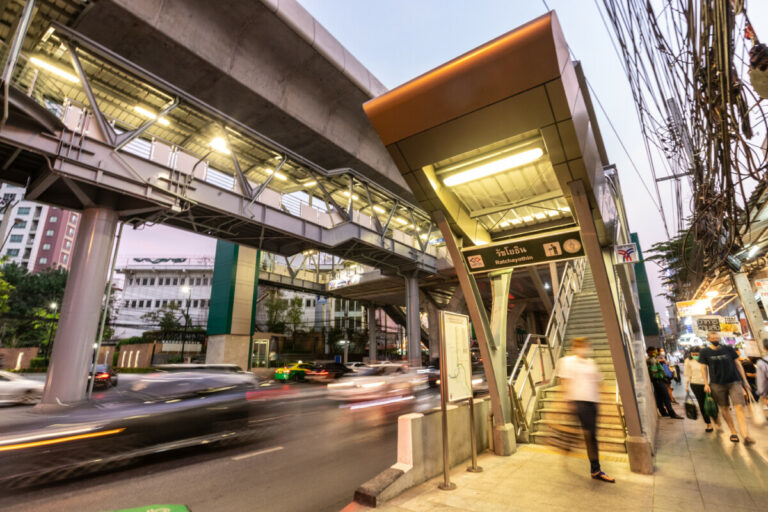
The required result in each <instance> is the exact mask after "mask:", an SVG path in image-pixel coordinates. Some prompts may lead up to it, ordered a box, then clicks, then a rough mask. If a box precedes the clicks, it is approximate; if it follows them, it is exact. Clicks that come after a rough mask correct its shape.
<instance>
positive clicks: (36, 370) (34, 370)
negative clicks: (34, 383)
mask: <svg viewBox="0 0 768 512" xmlns="http://www.w3.org/2000/svg"><path fill="white" fill-rule="evenodd" d="M9 371H10V372H13V373H45V372H47V371H48V367H47V366H41V367H38V368H19V369H18V370H16V369H14V370H9Z"/></svg>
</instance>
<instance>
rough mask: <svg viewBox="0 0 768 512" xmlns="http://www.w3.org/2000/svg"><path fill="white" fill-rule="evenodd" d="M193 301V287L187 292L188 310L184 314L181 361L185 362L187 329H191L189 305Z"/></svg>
mask: <svg viewBox="0 0 768 512" xmlns="http://www.w3.org/2000/svg"><path fill="white" fill-rule="evenodd" d="M191 303H192V287H191V286H190V287H189V293H188V294H187V312H186V313H185V314H184V335H183V336H182V338H181V362H182V363H183V362H184V349H185V348H186V345H187V330H188V329H189V305H190V304H191Z"/></svg>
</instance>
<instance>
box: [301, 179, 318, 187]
mask: <svg viewBox="0 0 768 512" xmlns="http://www.w3.org/2000/svg"><path fill="white" fill-rule="evenodd" d="M315 185H317V182H316V181H315V180H310V181H307V182H305V183H304V186H305V187H307V188H309V187H314V186H315Z"/></svg>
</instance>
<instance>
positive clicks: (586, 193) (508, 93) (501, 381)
mask: <svg viewBox="0 0 768 512" xmlns="http://www.w3.org/2000/svg"><path fill="white" fill-rule="evenodd" d="M364 108H365V111H366V113H367V115H368V117H369V118H370V120H371V123H372V124H373V126H374V128H375V129H376V131H377V132H378V134H379V137H380V138H381V140H382V142H383V143H384V145H385V146H386V147H387V150H388V151H389V153H390V155H391V156H392V158H393V160H394V161H395V163H396V165H397V167H398V168H399V170H400V172H401V173H402V175H403V177H404V178H405V180H406V182H407V183H408V185H409V186H410V188H411V190H412V191H413V193H414V195H415V196H416V199H417V200H418V202H419V204H420V205H421V207H422V208H423V209H424V210H426V211H427V212H428V213H429V215H430V216H431V218H432V219H433V221H434V222H435V223H436V224H437V226H438V227H439V228H440V231H441V234H442V235H443V237H444V238H445V243H446V248H447V250H448V253H449V255H450V257H451V259H452V261H453V263H454V265H455V267H456V274H457V277H458V281H459V284H460V286H461V289H462V291H463V294H464V296H465V298H466V300H467V306H468V309H469V313H470V317H471V320H472V322H473V325H474V329H475V332H476V334H477V337H478V342H479V345H480V350H481V353H482V355H483V361H484V364H485V371H486V376H487V380H488V383H489V391H490V393H491V399H492V412H493V416H494V447H495V449H496V452H497V453H503V454H506V453H511V451H513V450H514V443H515V435H514V428H513V426H512V425H513V422H514V418H513V414H514V413H515V411H514V410H513V408H512V406H511V404H510V401H509V399H508V393H507V375H506V371H505V363H506V361H505V357H504V345H503V344H502V343H500V342H499V341H500V340H504V339H505V337H506V329H507V325H506V319H507V315H506V312H507V308H508V303H509V293H508V292H509V285H510V279H511V276H510V274H511V273H512V272H513V269H519V268H521V267H529V266H535V265H549V264H551V263H555V262H557V261H562V260H567V259H574V258H578V257H582V256H586V258H587V260H588V263H589V266H590V267H591V269H592V272H593V275H594V282H595V287H596V290H597V297H598V299H599V307H600V320H599V321H601V322H602V323H603V325H604V326H605V331H606V338H607V346H608V347H609V348H610V355H611V361H612V364H613V367H614V371H615V375H616V380H617V383H618V389H619V394H620V400H621V403H622V404H623V410H624V415H625V417H626V424H627V433H628V438H627V439H628V440H627V447H628V452H629V456H630V461H631V466H632V468H633V470H636V471H642V472H650V471H651V470H652V463H651V445H650V443H649V441H648V439H649V437H648V435H647V433H648V430H649V429H651V428H653V427H652V426H651V425H645V424H644V421H643V420H641V414H640V411H639V408H638V400H637V389H636V380H637V375H642V372H643V371H644V365H643V364H642V361H640V362H639V364H635V362H634V359H633V356H632V351H633V350H634V349H635V348H636V346H637V343H639V344H640V345H642V333H641V332H639V322H637V307H636V300H635V299H634V298H633V296H634V293H633V286H634V284H633V282H632V278H633V274H632V273H631V270H630V271H629V272H627V271H626V270H618V271H614V260H613V258H612V256H611V255H612V252H613V246H614V245H615V244H620V243H626V241H627V240H628V239H629V230H628V227H627V223H626V215H625V213H624V210H623V201H622V197H621V192H620V187H619V185H618V176H617V175H616V173H615V169H612V166H609V161H608V158H607V155H606V153H605V149H604V147H603V143H602V139H601V136H600V132H599V128H598V126H597V122H596V119H595V115H594V112H593V109H592V104H591V100H590V98H589V93H588V89H587V85H586V81H585V78H584V76H583V74H582V71H581V66H580V65H579V63H578V62H573V61H571V59H570V56H569V50H568V45H567V43H566V41H565V38H564V36H563V33H562V30H561V28H560V25H559V23H558V20H557V16H556V15H555V13H554V12H550V13H548V14H546V15H544V16H541V17H539V18H537V19H535V20H533V21H531V22H529V23H527V24H525V25H523V26H521V27H519V28H517V29H515V30H512V31H511V32H508V33H506V34H504V35H502V36H500V37H498V38H497V39H495V40H493V41H490V42H489V43H487V44H485V45H483V46H480V47H478V48H476V49H474V50H472V51H470V52H468V53H466V54H464V55H462V56H460V57H457V58H456V59H454V60H452V61H450V62H448V63H446V64H444V65H442V66H440V67H438V68H436V69H434V70H432V71H429V72H427V73H425V74H424V75H421V76H419V77H417V78H415V79H413V80H411V81H410V82H408V83H406V84H403V85H401V86H400V87H397V88H396V89H393V90H391V91H389V92H387V93H386V94H383V95H381V96H379V97H377V98H375V99H373V100H371V101H369V102H367V103H366V104H365V106H364ZM517 272H520V270H515V273H517ZM486 278H487V279H489V280H490V282H491V287H492V290H493V291H492V296H493V300H492V304H491V308H490V309H491V315H490V319H489V318H488V316H487V313H486V308H485V307H484V306H483V304H482V298H481V296H480V293H479V290H478V286H477V279H486ZM638 382H642V378H641V379H640V381H638ZM645 384H647V381H646V382H645ZM643 385H644V384H643ZM643 417H644V416H643Z"/></svg>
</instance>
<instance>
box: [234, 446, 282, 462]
mask: <svg viewBox="0 0 768 512" xmlns="http://www.w3.org/2000/svg"><path fill="white" fill-rule="evenodd" d="M282 449H283V447H282V446H275V447H274V448H266V449H264V450H258V451H255V452H251V453H246V454H243V455H238V456H237V457H232V460H243V459H248V458H250V457H255V456H257V455H263V454H265V453H269V452H277V451H280V450H282Z"/></svg>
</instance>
